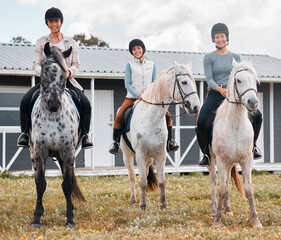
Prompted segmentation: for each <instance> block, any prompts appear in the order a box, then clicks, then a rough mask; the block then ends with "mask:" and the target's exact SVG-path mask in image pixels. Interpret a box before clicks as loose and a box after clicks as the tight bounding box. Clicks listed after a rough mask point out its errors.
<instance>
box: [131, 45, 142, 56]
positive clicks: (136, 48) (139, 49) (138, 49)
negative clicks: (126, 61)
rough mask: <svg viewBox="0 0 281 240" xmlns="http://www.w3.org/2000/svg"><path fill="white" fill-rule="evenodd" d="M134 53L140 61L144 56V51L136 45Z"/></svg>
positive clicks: (133, 49)
mask: <svg viewBox="0 0 281 240" xmlns="http://www.w3.org/2000/svg"><path fill="white" fill-rule="evenodd" d="M132 53H133V56H134V57H135V58H136V59H140V58H141V57H142V56H143V49H142V47H141V46H139V45H136V46H134V47H133V48H132Z"/></svg>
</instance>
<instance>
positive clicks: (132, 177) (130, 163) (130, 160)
mask: <svg viewBox="0 0 281 240" xmlns="http://www.w3.org/2000/svg"><path fill="white" fill-rule="evenodd" d="M123 159H124V163H125V166H126V167H127V168H128V176H129V181H130V189H131V200H130V204H134V203H136V202H137V198H136V174H135V168H134V157H133V156H132V155H130V154H126V153H123Z"/></svg>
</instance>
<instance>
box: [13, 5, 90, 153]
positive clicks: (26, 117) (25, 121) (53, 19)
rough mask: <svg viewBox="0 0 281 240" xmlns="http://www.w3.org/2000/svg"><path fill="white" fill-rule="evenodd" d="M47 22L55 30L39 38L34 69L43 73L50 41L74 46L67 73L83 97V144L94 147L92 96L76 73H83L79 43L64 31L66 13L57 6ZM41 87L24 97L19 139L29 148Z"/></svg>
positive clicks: (72, 86) (69, 83)
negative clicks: (35, 102) (34, 104)
mask: <svg viewBox="0 0 281 240" xmlns="http://www.w3.org/2000/svg"><path fill="white" fill-rule="evenodd" d="M45 23H46V25H47V26H48V28H49V29H50V31H51V33H50V34H49V35H47V36H43V37H41V38H39V39H38V40H37V42H36V45H35V55H34V60H33V69H34V71H35V72H36V73H37V74H38V75H40V73H41V63H42V60H43V59H44V56H45V54H44V46H45V44H46V43H47V42H50V45H51V46H56V47H58V48H59V49H61V50H62V51H65V50H66V49H69V48H70V47H72V53H71V54H70V56H69V57H68V58H67V59H66V65H67V67H68V71H67V73H66V76H65V79H67V83H66V87H67V88H68V89H71V90H74V91H75V92H76V93H77V95H78V96H79V98H80V101H81V112H80V115H81V120H80V122H81V124H80V126H81V130H82V147H83V148H91V147H93V143H92V140H91V139H90V136H89V135H88V133H89V130H90V122H91V104H90V102H89V100H88V98H87V97H86V96H85V95H84V93H83V92H82V91H83V88H82V87H81V85H80V84H79V83H78V82H77V81H76V80H75V79H74V76H75V75H76V74H77V73H78V72H79V67H80V62H79V53H78V48H77V44H76V42H75V41H74V40H73V39H72V38H69V37H67V36H65V35H63V34H62V33H61V31H60V29H61V26H62V24H63V15H62V12H61V11H60V10H59V9H57V8H54V7H53V8H50V9H48V10H47V11H46V13H45ZM39 88H40V83H38V84H36V85H35V86H34V87H32V88H31V89H30V90H29V91H28V92H27V93H26V94H25V95H24V97H23V99H22V100H21V105H20V121H21V132H22V134H21V135H20V136H19V138H18V142H17V145H18V146H19V147H28V143H29V135H28V131H29V127H30V107H29V105H30V102H31V99H32V96H33V94H34V92H35V91H36V90H38V89H39Z"/></svg>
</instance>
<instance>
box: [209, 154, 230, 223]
mask: <svg viewBox="0 0 281 240" xmlns="http://www.w3.org/2000/svg"><path fill="white" fill-rule="evenodd" d="M217 168H218V174H219V200H218V207H217V213H216V216H215V221H214V224H213V226H214V227H221V226H222V224H221V215H222V204H223V202H224V200H225V197H226V194H227V184H226V181H227V178H228V174H227V167H226V166H225V165H224V163H223V162H222V159H220V158H217Z"/></svg>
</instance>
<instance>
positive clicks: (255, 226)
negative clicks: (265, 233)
mask: <svg viewBox="0 0 281 240" xmlns="http://www.w3.org/2000/svg"><path fill="white" fill-rule="evenodd" d="M253 228H262V224H261V223H259V224H256V225H253Z"/></svg>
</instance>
